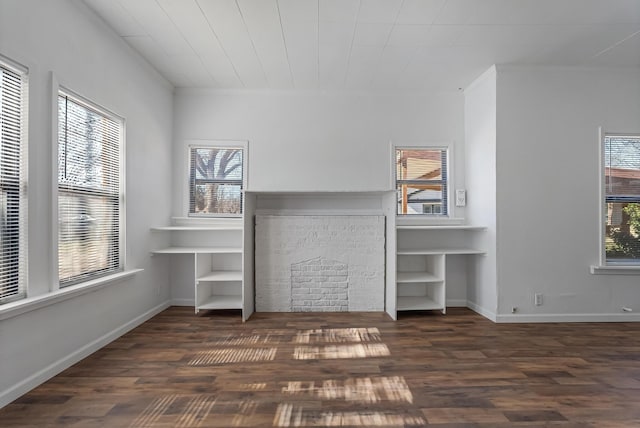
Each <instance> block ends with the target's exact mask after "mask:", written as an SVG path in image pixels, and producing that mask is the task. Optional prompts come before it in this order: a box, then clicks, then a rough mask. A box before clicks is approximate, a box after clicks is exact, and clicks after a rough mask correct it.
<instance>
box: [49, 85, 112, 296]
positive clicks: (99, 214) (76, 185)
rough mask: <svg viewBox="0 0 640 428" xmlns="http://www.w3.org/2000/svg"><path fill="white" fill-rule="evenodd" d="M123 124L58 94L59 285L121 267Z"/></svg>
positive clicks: (63, 94) (110, 271)
mask: <svg viewBox="0 0 640 428" xmlns="http://www.w3.org/2000/svg"><path fill="white" fill-rule="evenodd" d="M123 133H124V122H123V120H122V119H120V118H117V117H115V116H114V115H112V114H109V113H106V112H104V111H103V110H102V109H100V108H99V107H97V106H94V105H91V104H90V103H88V102H86V101H84V100H81V99H79V98H77V97H74V96H72V95H70V94H68V93H65V92H60V93H59V96H58V275H59V279H60V287H65V286H68V285H71V284H75V283H78V282H81V281H85V280H88V279H92V278H95V277H98V276H102V275H107V274H109V273H114V272H117V271H119V270H121V268H122V263H123V262H122V256H121V253H122V248H123V239H122V228H121V224H122V219H123V214H124V212H123V204H124V195H123V179H122V166H121V162H122V140H123Z"/></svg>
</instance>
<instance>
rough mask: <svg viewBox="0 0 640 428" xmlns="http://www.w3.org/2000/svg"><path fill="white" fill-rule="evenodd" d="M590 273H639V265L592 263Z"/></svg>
mask: <svg viewBox="0 0 640 428" xmlns="http://www.w3.org/2000/svg"><path fill="white" fill-rule="evenodd" d="M591 274H592V275H640V265H607V266H602V265H592V266H591Z"/></svg>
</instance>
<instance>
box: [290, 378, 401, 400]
mask: <svg viewBox="0 0 640 428" xmlns="http://www.w3.org/2000/svg"><path fill="white" fill-rule="evenodd" d="M282 394H283V395H295V396H308V397H312V398H318V399H321V400H345V401H356V402H360V403H379V402H382V401H393V402H406V403H413V395H412V394H411V390H410V389H409V386H408V385H407V383H406V382H405V380H404V377H402V376H392V377H384V376H383V377H373V378H371V377H364V378H354V379H347V380H345V381H338V380H325V381H322V382H314V381H307V382H289V383H288V384H287V386H285V387H284V388H282Z"/></svg>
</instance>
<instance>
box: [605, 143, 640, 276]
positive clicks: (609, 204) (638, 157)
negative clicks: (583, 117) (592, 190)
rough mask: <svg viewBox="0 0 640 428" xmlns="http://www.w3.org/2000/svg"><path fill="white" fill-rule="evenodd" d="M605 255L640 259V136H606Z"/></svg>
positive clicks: (623, 259)
mask: <svg viewBox="0 0 640 428" xmlns="http://www.w3.org/2000/svg"><path fill="white" fill-rule="evenodd" d="M603 144H604V166H605V168H604V180H605V192H604V193H605V195H604V197H605V208H606V229H605V237H604V239H605V259H606V261H607V262H609V263H633V264H637V263H640V239H639V238H640V136H638V135H635V136H634V135H606V136H605V138H604V142H603Z"/></svg>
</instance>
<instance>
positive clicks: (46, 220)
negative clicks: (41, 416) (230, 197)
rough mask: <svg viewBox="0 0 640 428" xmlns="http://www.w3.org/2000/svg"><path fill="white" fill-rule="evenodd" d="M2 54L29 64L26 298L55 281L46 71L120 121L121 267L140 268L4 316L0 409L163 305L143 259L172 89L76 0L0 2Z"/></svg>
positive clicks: (155, 262)
mask: <svg viewBox="0 0 640 428" xmlns="http://www.w3.org/2000/svg"><path fill="white" fill-rule="evenodd" d="M0 53H1V54H3V55H5V56H7V57H9V58H11V59H12V60H14V61H16V62H19V63H21V64H23V65H25V66H27V67H28V68H29V195H28V197H29V295H30V296H35V295H42V294H45V293H47V292H48V291H49V290H50V287H51V286H52V284H53V283H54V282H55V281H56V280H57V279H56V278H52V275H51V272H55V271H56V269H57V261H56V260H53V259H52V256H51V252H50V248H51V236H52V233H54V232H55V231H53V230H52V227H53V226H52V225H53V224H55V222H52V220H51V218H52V214H53V213H52V208H51V207H52V192H51V189H52V185H51V183H52V182H55V177H56V173H55V171H52V163H53V160H52V156H53V155H52V148H54V145H53V143H52V135H51V134H52V132H51V114H52V112H51V104H52V89H51V76H50V72H51V71H53V72H54V73H55V75H56V78H57V79H58V80H59V81H60V83H61V84H64V85H65V86H67V87H68V88H69V89H72V90H73V91H75V92H77V93H79V94H80V95H82V96H84V97H86V98H88V99H90V100H92V101H94V102H96V103H98V104H100V105H102V106H104V107H106V108H108V109H110V110H112V111H114V112H115V113H117V114H119V115H121V116H123V117H124V118H125V119H126V123H127V125H126V126H127V128H126V133H127V139H126V174H127V187H126V197H127V203H126V204H127V205H126V210H127V213H126V214H127V215H126V226H127V238H126V239H127V246H126V254H127V267H128V268H144V269H145V270H144V272H142V273H139V274H137V275H136V276H135V277H133V278H132V279H129V280H125V281H122V282H119V283H115V284H110V285H108V286H106V287H104V288H101V289H99V290H97V291H94V292H91V293H88V294H84V295H82V296H79V297H76V298H72V299H70V300H66V301H64V302H61V303H57V304H54V305H50V306H47V307H45V308H42V309H38V310H34V311H31V312H27V313H25V314H22V315H19V316H15V317H12V318H9V319H5V320H2V321H0V343H1V346H0V406H2V405H3V404H6V402H7V401H10V400H11V399H13V398H16V397H17V396H19V395H20V394H21V393H23V392H26V391H27V390H28V389H30V388H31V387H33V386H35V385H36V384H37V383H38V382H40V381H42V380H44V379H46V378H48V377H49V376H52V375H54V374H55V373H56V372H57V371H59V370H61V369H64V368H65V367H66V366H67V365H69V364H72V363H74V362H75V361H76V360H77V359H79V358H80V357H82V356H83V355H84V354H86V353H88V352H91V351H92V350H94V349H95V348H96V347H99V346H100V345H101V344H104V343H105V342H107V341H109V340H111V339H113V338H115V337H116V336H117V335H118V334H121V333H123V332H125V331H126V330H127V329H128V328H131V327H133V326H135V324H136V323H138V322H141V321H142V320H143V318H144V317H145V316H149V315H151V314H153V313H154V312H155V311H157V310H159V309H161V308H163V307H164V306H165V305H166V304H167V302H168V299H169V284H168V281H167V277H168V271H167V268H166V266H164V264H163V263H162V260H160V259H151V258H150V256H149V249H150V248H149V238H150V234H149V227H150V226H152V225H161V224H166V223H167V222H168V218H169V216H170V211H171V209H170V206H171V200H170V197H169V195H170V189H171V177H170V174H167V171H170V169H171V135H172V128H171V127H172V88H171V86H170V85H169V84H168V83H167V82H166V81H165V80H164V79H162V78H161V77H159V75H158V74H157V73H156V72H155V71H153V69H152V68H151V67H150V66H149V65H148V64H147V63H146V62H144V61H143V60H142V59H140V57H138V56H137V55H135V54H134V53H133V52H132V51H131V50H130V48H129V47H128V46H127V45H126V44H125V43H124V42H122V41H121V40H120V39H119V38H118V37H117V36H116V35H115V33H112V32H111V30H109V29H108V28H107V27H106V25H105V24H103V22H102V21H100V20H99V19H98V18H96V17H95V16H94V15H93V14H92V12H90V11H89V10H88V9H87V8H86V6H84V4H83V3H81V2H79V1H67V0H48V1H37V0H0ZM55 215H57V213H56V214H55Z"/></svg>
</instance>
